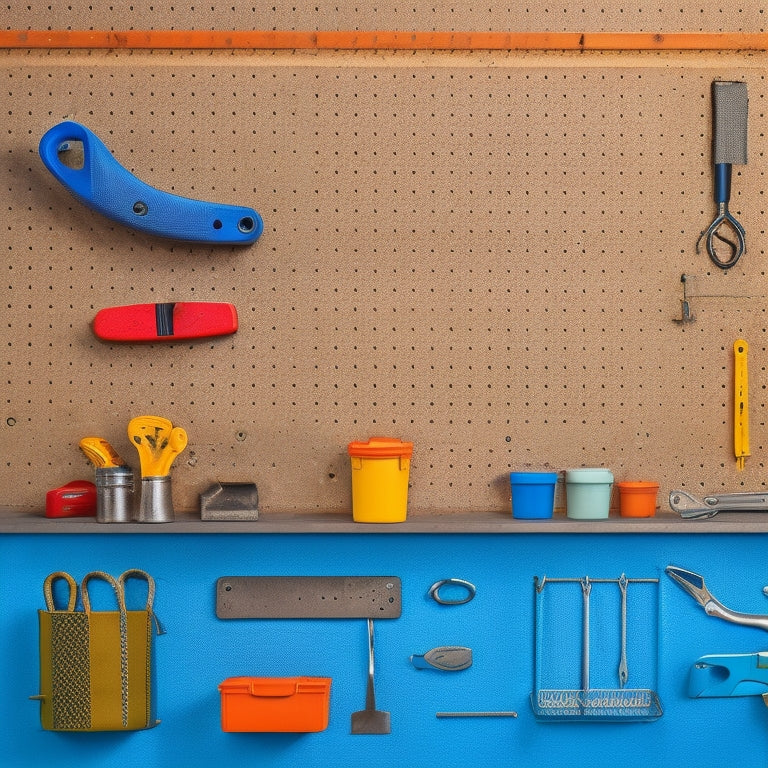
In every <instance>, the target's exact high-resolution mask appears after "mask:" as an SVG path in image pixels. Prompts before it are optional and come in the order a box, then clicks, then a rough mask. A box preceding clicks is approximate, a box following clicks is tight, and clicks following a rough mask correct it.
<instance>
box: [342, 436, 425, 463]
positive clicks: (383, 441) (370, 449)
mask: <svg viewBox="0 0 768 768" xmlns="http://www.w3.org/2000/svg"><path fill="white" fill-rule="evenodd" d="M347 450H348V451H349V455H350V456H359V457H362V458H365V459H390V458H397V457H401V456H403V457H406V458H410V457H411V456H412V455H413V443H407V442H404V441H403V440H399V439H398V438H396V437H372V438H371V439H370V440H365V441H362V440H355V441H353V442H351V443H350V444H349V445H348V446H347Z"/></svg>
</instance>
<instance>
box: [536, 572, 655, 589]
mask: <svg viewBox="0 0 768 768" xmlns="http://www.w3.org/2000/svg"><path fill="white" fill-rule="evenodd" d="M587 578H589V582H590V584H619V583H620V582H621V581H624V583H625V584H658V583H659V580H658V579H630V578H627V579H622V578H621V577H619V578H617V579H593V578H592V577H591V576H590V577H587ZM533 579H534V584H535V586H536V590H537V591H538V592H541V590H542V589H544V587H545V586H546V585H547V584H549V583H552V584H581V583H582V582H583V581H584V577H583V576H582V577H581V578H552V579H551V578H549V576H542V577H541V578H539V577H538V576H534V577H533Z"/></svg>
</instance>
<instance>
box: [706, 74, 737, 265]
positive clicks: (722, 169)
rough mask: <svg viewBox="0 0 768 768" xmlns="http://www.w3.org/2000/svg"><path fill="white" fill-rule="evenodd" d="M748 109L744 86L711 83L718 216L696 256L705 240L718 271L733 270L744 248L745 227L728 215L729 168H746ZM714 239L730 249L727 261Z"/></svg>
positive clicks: (735, 83)
mask: <svg viewBox="0 0 768 768" xmlns="http://www.w3.org/2000/svg"><path fill="white" fill-rule="evenodd" d="M748 107H749V98H748V96H747V84H746V83H741V82H734V83H731V82H721V81H715V82H714V83H712V124H713V137H712V144H713V146H712V154H713V160H714V164H715V203H716V205H717V214H716V215H715V218H714V219H713V221H712V223H711V224H710V225H709V227H708V229H706V230H705V231H704V232H702V233H701V236H700V237H699V241H698V242H697V243H696V253H698V252H699V246H700V245H701V241H702V240H706V244H707V253H708V254H709V258H710V259H711V260H712V262H713V263H714V264H715V265H716V266H718V267H720V269H729V268H730V267H732V266H734V264H736V262H737V261H738V260H739V259H740V258H741V255H742V254H743V253H744V251H745V250H746V247H747V246H746V235H745V233H744V227H742V226H741V224H740V223H739V222H738V221H737V220H736V218H735V217H734V216H733V214H731V213H730V211H729V210H728V203H729V202H730V199H731V176H732V166H733V164H738V165H746V162H747V114H748ZM724 232H725V233H726V234H724ZM716 239H717V240H719V241H720V242H721V243H725V244H726V245H727V246H728V247H729V248H730V250H731V253H730V256H729V258H727V259H722V258H720V256H718V253H717V248H716V247H715V240H716Z"/></svg>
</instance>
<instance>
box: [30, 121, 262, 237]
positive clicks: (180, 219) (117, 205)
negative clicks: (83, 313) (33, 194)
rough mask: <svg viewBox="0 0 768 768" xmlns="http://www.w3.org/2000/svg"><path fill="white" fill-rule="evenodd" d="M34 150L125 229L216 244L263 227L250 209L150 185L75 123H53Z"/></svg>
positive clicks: (78, 193)
mask: <svg viewBox="0 0 768 768" xmlns="http://www.w3.org/2000/svg"><path fill="white" fill-rule="evenodd" d="M80 147H82V157H80V151H79V150H80ZM39 151H40V157H41V159H42V161H43V163H44V164H45V167H46V168H47V169H48V170H49V171H50V172H51V173H52V174H53V175H54V176H55V177H56V179H57V180H58V181H59V182H61V184H63V185H64V186H65V187H66V188H67V189H68V190H69V191H70V192H71V193H72V194H73V195H74V196H75V197H76V198H77V199H78V200H80V202H81V203H83V204H84V205H86V206H88V207H89V208H92V209H93V210H95V211H98V212H99V213H101V214H102V215H104V216H106V217H108V218H110V219H113V220H114V221H118V222H120V223H121V224H124V225H125V226H127V227H130V228H131V229H136V230H139V231H141V232H148V233H150V234H152V235H158V236H159V237H168V238H172V239H174V240H183V241H187V242H196V243H211V244H218V245H248V244H250V243H253V242H254V241H255V240H256V239H257V238H258V237H259V235H261V233H262V230H263V229H264V224H263V222H262V220H261V216H259V214H258V213H257V212H256V211H255V210H253V208H245V207H243V206H235V205H225V204H220V203H211V202H206V201H203V200H192V199H190V198H187V197H180V196H179V195H174V194H171V193H170V192H163V191H161V190H159V189H155V188H154V187H150V186H149V185H148V184H145V183H144V182H143V181H141V180H140V179H138V178H136V176H134V175H133V174H132V173H131V172H130V171H128V170H127V169H126V168H124V167H123V166H122V165H120V163H118V162H117V160H115V158H114V157H113V156H112V153H111V152H110V151H109V149H108V148H107V147H106V146H105V145H104V143H103V142H102V141H101V139H99V137H98V136H96V134H95V133H93V132H92V131H91V130H89V129H88V128H86V127H85V126H84V125H81V124H80V123H75V122H73V121H71V120H66V121H64V122H63V123H59V124H58V125H54V126H53V128H51V129H49V130H48V131H47V132H46V134H45V135H44V136H43V137H42V139H40V147H39Z"/></svg>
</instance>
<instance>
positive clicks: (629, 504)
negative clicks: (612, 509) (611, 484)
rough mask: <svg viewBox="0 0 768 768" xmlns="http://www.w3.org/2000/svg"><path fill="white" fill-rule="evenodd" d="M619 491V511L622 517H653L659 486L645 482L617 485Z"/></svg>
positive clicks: (627, 482) (626, 482) (628, 482)
mask: <svg viewBox="0 0 768 768" xmlns="http://www.w3.org/2000/svg"><path fill="white" fill-rule="evenodd" d="M616 487H617V488H618V489H619V511H620V512H621V516H622V517H653V516H654V515H655V514H656V497H657V496H658V493H659V484H658V483H654V482H643V481H635V482H630V481H625V482H621V483H616Z"/></svg>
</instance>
